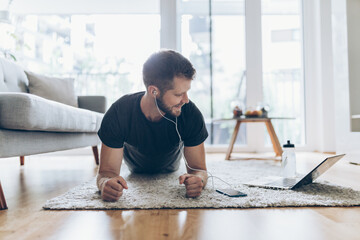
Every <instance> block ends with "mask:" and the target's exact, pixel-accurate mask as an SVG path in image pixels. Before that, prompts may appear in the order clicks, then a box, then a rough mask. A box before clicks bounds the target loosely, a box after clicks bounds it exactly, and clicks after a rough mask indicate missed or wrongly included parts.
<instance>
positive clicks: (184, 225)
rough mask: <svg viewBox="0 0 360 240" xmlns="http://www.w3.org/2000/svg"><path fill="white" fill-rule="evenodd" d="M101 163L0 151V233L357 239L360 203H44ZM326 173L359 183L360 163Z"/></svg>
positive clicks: (304, 164)
mask: <svg viewBox="0 0 360 240" xmlns="http://www.w3.org/2000/svg"><path fill="white" fill-rule="evenodd" d="M324 156H327V155H324V154H316V153H298V154H297V160H298V170H299V171H300V172H306V171H307V170H308V169H311V168H312V167H313V166H315V165H316V163H318V162H319V161H320V160H322V159H323V158H324ZM224 158H225V153H224V154H207V161H213V160H214V159H224ZM224 161H225V160H224ZM237 161H239V160H237ZM96 171H97V167H96V165H95V163H94V160H93V158H92V155H91V149H89V155H87V156H81V155H80V156H79V155H78V156H75V155H74V156H72V155H65V156H54V155H37V156H31V157H27V158H26V160H25V166H22V167H20V166H19V160H18V158H7V159H0V180H1V183H2V186H3V190H4V193H5V197H6V200H7V205H8V208H9V209H8V210H2V211H0V239H206V240H209V239H277V240H279V239H307V240H309V239H317V240H319V239H320V240H321V239H326V240H329V239H347V240H349V239H360V207H349V208H332V207H321V208H314V207H313V208H267V209H218V210H213V209H192V210H191V209H189V210H184V209H179V210H166V209H163V210H126V211H121V210H117V211H45V210H42V205H43V204H44V203H45V201H46V200H48V199H50V198H53V197H56V196H58V195H60V194H62V193H65V192H66V191H67V190H69V189H70V188H72V187H75V186H77V185H79V184H80V183H82V182H84V181H87V180H90V179H92V178H93V177H94V176H95V174H96ZM239 174H240V173H239ZM321 178H322V179H324V180H325V179H326V180H328V181H331V182H336V183H337V184H339V185H343V186H348V187H353V188H354V189H356V190H360V166H356V165H351V164H349V163H347V161H346V159H344V161H343V160H341V161H340V162H339V163H337V164H336V165H335V166H334V167H333V168H332V169H330V170H329V172H327V173H326V174H324V175H323V176H322V177H321Z"/></svg>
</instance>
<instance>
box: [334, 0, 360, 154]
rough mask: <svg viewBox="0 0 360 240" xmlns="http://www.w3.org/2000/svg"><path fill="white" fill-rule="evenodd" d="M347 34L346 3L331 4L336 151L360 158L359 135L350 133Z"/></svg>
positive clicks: (337, 0)
mask: <svg viewBox="0 0 360 240" xmlns="http://www.w3.org/2000/svg"><path fill="white" fill-rule="evenodd" d="M349 2H350V1H349ZM349 7H350V6H349ZM356 27H358V25H357V26H356ZM348 30H349V31H351V29H347V2H346V0H332V41H333V65H334V68H333V75H334V88H335V93H336V94H335V113H336V114H335V130H336V131H335V134H336V151H337V152H338V153H347V155H348V156H357V157H360V133H359V132H351V129H350V101H349V91H350V89H349V67H348V66H349V64H348Z"/></svg>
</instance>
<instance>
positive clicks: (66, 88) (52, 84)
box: [25, 71, 78, 107]
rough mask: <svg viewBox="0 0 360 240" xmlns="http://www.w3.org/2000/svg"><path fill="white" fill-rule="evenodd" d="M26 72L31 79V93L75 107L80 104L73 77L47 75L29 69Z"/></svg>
mask: <svg viewBox="0 0 360 240" xmlns="http://www.w3.org/2000/svg"><path fill="white" fill-rule="evenodd" d="M25 73H26V75H27V77H28V79H29V93H31V94H35V95H37V96H40V97H43V98H46V99H49V100H54V101H57V102H61V103H64V104H67V105H70V106H73V107H77V106H78V102H77V96H76V94H75V88H74V79H73V78H55V77H47V76H43V75H39V74H35V73H32V72H28V71H25Z"/></svg>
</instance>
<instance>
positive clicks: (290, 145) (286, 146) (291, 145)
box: [283, 140, 295, 148]
mask: <svg viewBox="0 0 360 240" xmlns="http://www.w3.org/2000/svg"><path fill="white" fill-rule="evenodd" d="M283 147H284V148H293V147H295V145H294V144H292V143H290V140H287V143H286V144H284V145H283Z"/></svg>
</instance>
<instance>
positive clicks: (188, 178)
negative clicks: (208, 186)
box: [179, 173, 204, 198]
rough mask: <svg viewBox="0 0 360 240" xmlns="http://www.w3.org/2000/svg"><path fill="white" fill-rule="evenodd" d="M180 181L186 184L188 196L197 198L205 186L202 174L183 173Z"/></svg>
mask: <svg viewBox="0 0 360 240" xmlns="http://www.w3.org/2000/svg"><path fill="white" fill-rule="evenodd" d="M179 183H180V184H185V188H186V197H191V198H195V197H198V196H200V194H201V191H202V190H203V188H204V183H203V180H202V178H201V177H200V176H197V175H194V174H187V173H186V174H183V175H181V176H180V177H179Z"/></svg>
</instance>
